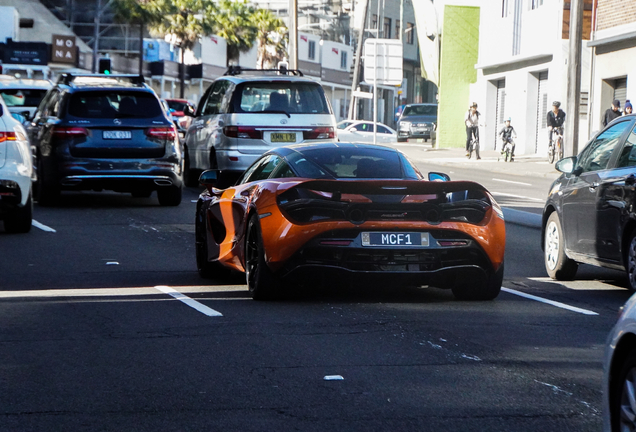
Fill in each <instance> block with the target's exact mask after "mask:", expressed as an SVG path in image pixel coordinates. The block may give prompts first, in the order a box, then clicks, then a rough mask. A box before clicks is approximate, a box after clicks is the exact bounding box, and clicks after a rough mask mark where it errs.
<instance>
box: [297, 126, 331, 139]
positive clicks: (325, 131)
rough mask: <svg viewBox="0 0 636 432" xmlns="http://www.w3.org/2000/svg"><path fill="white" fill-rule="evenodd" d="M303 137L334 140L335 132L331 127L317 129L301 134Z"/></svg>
mask: <svg viewBox="0 0 636 432" xmlns="http://www.w3.org/2000/svg"><path fill="white" fill-rule="evenodd" d="M303 136H304V138H305V139H306V140H308V139H330V138H335V136H336V135H335V132H334V129H333V128H332V127H317V128H313V129H312V130H310V131H305V132H303Z"/></svg>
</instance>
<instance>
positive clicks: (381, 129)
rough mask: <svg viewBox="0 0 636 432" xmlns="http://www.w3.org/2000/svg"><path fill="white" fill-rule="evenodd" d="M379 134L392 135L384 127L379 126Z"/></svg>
mask: <svg viewBox="0 0 636 432" xmlns="http://www.w3.org/2000/svg"><path fill="white" fill-rule="evenodd" d="M378 133H383V134H390V133H391V132H390V131H389V130H388V129H387V128H385V127H384V126H380V125H378Z"/></svg>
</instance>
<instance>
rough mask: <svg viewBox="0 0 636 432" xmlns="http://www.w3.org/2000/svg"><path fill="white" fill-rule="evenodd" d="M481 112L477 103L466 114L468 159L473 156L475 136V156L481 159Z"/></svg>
mask: <svg viewBox="0 0 636 432" xmlns="http://www.w3.org/2000/svg"><path fill="white" fill-rule="evenodd" d="M480 116H481V114H479V111H477V102H473V103H472V104H471V105H470V108H468V111H467V112H466V116H465V117H464V123H466V157H468V158H470V156H471V153H472V151H471V148H470V144H471V141H472V140H473V136H474V137H475V142H476V145H475V155H476V156H477V159H481V157H479V117H480Z"/></svg>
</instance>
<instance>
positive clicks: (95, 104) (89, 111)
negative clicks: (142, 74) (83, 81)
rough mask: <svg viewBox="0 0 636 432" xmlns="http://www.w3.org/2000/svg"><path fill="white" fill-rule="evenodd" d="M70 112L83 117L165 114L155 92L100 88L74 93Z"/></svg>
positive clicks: (147, 116)
mask: <svg viewBox="0 0 636 432" xmlns="http://www.w3.org/2000/svg"><path fill="white" fill-rule="evenodd" d="M68 105H69V106H68V113H69V114H70V115H72V116H75V117H83V118H107V119H114V118H127V117H128V118H129V117H132V118H153V117H158V116H161V115H163V109H162V108H161V104H160V103H159V100H158V99H157V98H156V97H155V95H154V94H152V93H150V92H145V91H143V92H142V91H126V90H98V91H93V90H91V91H80V92H76V93H73V94H72V95H71V97H70V101H69V104H68Z"/></svg>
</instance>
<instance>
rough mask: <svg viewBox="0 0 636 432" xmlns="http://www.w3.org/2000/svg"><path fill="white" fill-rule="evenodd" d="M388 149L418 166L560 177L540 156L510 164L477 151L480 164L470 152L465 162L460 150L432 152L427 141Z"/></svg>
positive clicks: (522, 157) (496, 153) (493, 153)
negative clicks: (426, 164)
mask: <svg viewBox="0 0 636 432" xmlns="http://www.w3.org/2000/svg"><path fill="white" fill-rule="evenodd" d="M392 145H393V146H394V147H396V148H397V149H399V150H401V151H402V152H404V153H405V154H407V155H408V156H409V157H411V158H413V159H415V160H417V161H418V162H425V163H430V164H435V165H441V166H450V167H463V168H468V169H477V170H480V171H488V172H497V173H504V174H511V175H516V176H523V177H542V178H548V179H556V178H557V177H559V175H561V173H559V172H558V171H557V170H556V169H554V164H550V163H548V160H547V158H546V157H543V156H537V155H518V156H517V157H515V160H514V162H504V161H503V158H502V157H501V153H499V151H496V150H482V151H480V155H481V160H477V159H476V158H475V153H474V152H473V156H472V158H471V159H468V158H467V157H466V151H465V150H464V149H463V148H444V149H435V148H433V145H432V143H431V142H430V141H429V142H426V143H422V142H420V143H417V142H407V143H395V144H392Z"/></svg>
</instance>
